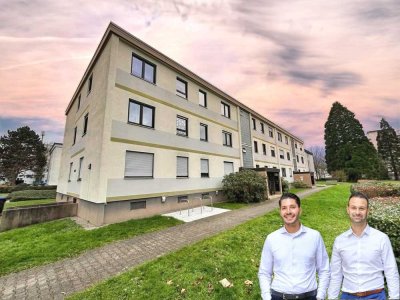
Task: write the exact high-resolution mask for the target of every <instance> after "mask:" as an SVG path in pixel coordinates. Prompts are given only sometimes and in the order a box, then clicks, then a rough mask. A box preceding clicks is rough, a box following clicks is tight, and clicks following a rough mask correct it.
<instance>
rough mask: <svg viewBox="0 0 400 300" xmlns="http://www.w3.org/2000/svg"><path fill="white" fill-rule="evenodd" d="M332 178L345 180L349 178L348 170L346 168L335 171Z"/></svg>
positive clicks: (340, 180)
mask: <svg viewBox="0 0 400 300" xmlns="http://www.w3.org/2000/svg"><path fill="white" fill-rule="evenodd" d="M332 178H333V179H336V180H337V181H339V182H345V181H346V180H347V176H346V172H345V171H344V170H338V171H333V172H332Z"/></svg>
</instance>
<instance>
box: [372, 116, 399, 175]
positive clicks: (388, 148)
mask: <svg viewBox="0 0 400 300" xmlns="http://www.w3.org/2000/svg"><path fill="white" fill-rule="evenodd" d="M380 126H381V129H380V130H379V131H378V136H377V138H376V141H377V143H378V153H379V155H380V156H381V157H382V159H383V160H384V161H385V162H386V164H387V165H388V166H389V169H390V170H391V171H392V172H393V175H394V179H395V180H399V172H400V137H398V136H397V134H396V131H395V130H394V129H393V128H392V127H391V126H390V125H389V123H388V122H387V121H386V120H385V119H384V118H382V120H381V122H380Z"/></svg>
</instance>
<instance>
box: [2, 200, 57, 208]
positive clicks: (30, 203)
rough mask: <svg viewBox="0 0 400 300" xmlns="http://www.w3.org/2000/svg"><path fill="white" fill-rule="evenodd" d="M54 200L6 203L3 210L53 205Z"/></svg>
mask: <svg viewBox="0 0 400 300" xmlns="http://www.w3.org/2000/svg"><path fill="white" fill-rule="evenodd" d="M55 202H56V199H40V200H27V201H17V202H7V203H6V204H5V205H4V209H7V208H13V207H22V206H32V205H39V204H48V203H55Z"/></svg>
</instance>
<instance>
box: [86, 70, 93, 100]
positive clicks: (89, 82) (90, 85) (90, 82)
mask: <svg viewBox="0 0 400 300" xmlns="http://www.w3.org/2000/svg"><path fill="white" fill-rule="evenodd" d="M92 86H93V74H92V75H90V77H89V80H88V91H87V93H88V95H89V94H90V92H91V91H92Z"/></svg>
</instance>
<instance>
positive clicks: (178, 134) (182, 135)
mask: <svg viewBox="0 0 400 300" xmlns="http://www.w3.org/2000/svg"><path fill="white" fill-rule="evenodd" d="M176 135H177V136H181V137H185V138H187V137H189V136H188V135H184V134H180V133H177V134H176Z"/></svg>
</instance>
